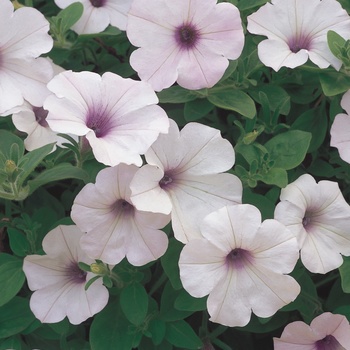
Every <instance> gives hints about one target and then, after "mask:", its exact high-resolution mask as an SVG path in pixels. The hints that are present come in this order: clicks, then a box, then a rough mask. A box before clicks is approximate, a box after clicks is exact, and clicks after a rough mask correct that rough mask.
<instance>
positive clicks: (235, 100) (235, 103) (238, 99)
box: [208, 88, 256, 119]
mask: <svg viewBox="0 0 350 350" xmlns="http://www.w3.org/2000/svg"><path fill="white" fill-rule="evenodd" d="M208 100H209V102H211V103H212V104H213V105H215V106H217V107H220V108H223V109H227V110H230V111H235V112H238V113H239V114H241V115H243V116H244V117H247V118H250V119H251V118H254V116H255V114H256V109H255V104H254V101H253V100H252V99H251V98H250V97H249V96H248V94H246V93H245V92H243V91H241V90H232V89H226V88H225V89H224V90H223V91H221V90H219V89H217V90H215V89H212V90H209V92H208Z"/></svg>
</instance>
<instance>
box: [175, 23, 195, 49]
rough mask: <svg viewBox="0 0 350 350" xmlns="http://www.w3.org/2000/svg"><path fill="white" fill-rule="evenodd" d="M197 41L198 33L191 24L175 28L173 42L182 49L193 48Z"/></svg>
mask: <svg viewBox="0 0 350 350" xmlns="http://www.w3.org/2000/svg"><path fill="white" fill-rule="evenodd" d="M198 39H199V32H198V30H197V29H196V27H195V26H193V25H192V24H183V25H181V26H180V27H177V28H176V31H175V40H176V42H177V43H178V45H180V46H181V47H182V48H184V49H191V48H193V47H194V46H195V45H196V43H197V41H198Z"/></svg>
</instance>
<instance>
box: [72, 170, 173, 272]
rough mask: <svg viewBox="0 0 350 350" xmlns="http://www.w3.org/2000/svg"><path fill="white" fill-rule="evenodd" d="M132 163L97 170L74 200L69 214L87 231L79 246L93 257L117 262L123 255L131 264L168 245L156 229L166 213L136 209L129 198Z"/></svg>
mask: <svg viewBox="0 0 350 350" xmlns="http://www.w3.org/2000/svg"><path fill="white" fill-rule="evenodd" d="M137 169H138V168H137V167H136V166H134V165H126V164H119V165H117V166H115V167H111V168H106V169H103V170H101V171H100V172H99V173H98V175H97V178H96V183H95V184H87V185H86V186H85V187H84V188H83V189H82V190H81V191H80V192H79V193H78V195H77V197H76V198H75V200H74V203H73V207H72V212H71V217H72V219H73V221H74V222H75V223H76V224H77V225H78V227H79V228H80V229H81V230H82V231H84V232H87V234H86V235H85V236H84V237H82V239H81V242H80V244H81V247H82V249H83V250H84V251H85V252H86V253H87V254H88V255H89V256H90V257H91V258H94V259H99V260H102V261H104V262H105V263H107V264H113V265H115V264H118V263H119V262H120V261H121V260H122V259H123V258H124V257H125V256H126V258H127V259H128V261H129V262H130V263H131V264H132V265H135V266H141V265H144V264H147V263H149V262H150V261H153V260H156V259H158V258H159V257H161V256H162V255H163V254H164V253H165V251H166V249H167V247H168V237H167V235H166V234H165V233H164V232H163V231H161V230H159V229H160V228H163V227H164V226H165V225H166V224H167V223H168V222H169V221H170V217H169V215H164V214H155V213H151V212H147V211H139V210H137V209H136V208H135V207H134V206H133V205H132V203H131V201H130V194H131V191H130V188H129V186H130V181H131V179H132V178H133V176H134V174H135V173H136V171H137Z"/></svg>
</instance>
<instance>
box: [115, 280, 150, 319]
mask: <svg viewBox="0 0 350 350" xmlns="http://www.w3.org/2000/svg"><path fill="white" fill-rule="evenodd" d="M120 306H121V308H122V310H123V312H124V315H125V316H126V318H127V319H128V320H129V321H130V322H131V323H132V324H134V325H135V326H138V325H140V324H141V323H142V322H143V321H144V320H145V317H146V315H147V310H148V295H147V292H146V290H145V288H144V286H143V285H142V284H140V283H132V284H130V285H128V286H127V287H125V288H124V289H122V291H121V293H120Z"/></svg>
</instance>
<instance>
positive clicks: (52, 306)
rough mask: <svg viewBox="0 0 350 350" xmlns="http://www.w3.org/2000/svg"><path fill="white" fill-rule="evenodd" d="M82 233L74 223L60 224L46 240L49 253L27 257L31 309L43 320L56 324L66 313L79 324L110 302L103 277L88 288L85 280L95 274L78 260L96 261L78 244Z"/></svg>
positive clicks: (89, 262) (44, 244) (71, 320)
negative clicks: (84, 268)
mask: <svg viewBox="0 0 350 350" xmlns="http://www.w3.org/2000/svg"><path fill="white" fill-rule="evenodd" d="M82 236H83V233H82V232H81V231H80V230H79V229H78V228H77V227H76V226H74V225H71V226H63V225H61V226H58V227H56V228H55V229H53V230H52V231H50V232H49V233H48V234H47V235H46V236H45V238H44V240H43V243H42V245H43V250H44V251H45V253H46V254H47V255H28V256H26V257H25V258H24V262H23V270H24V273H25V275H26V277H27V281H28V286H29V288H30V289H31V290H32V291H34V293H33V294H32V296H31V298H30V308H31V310H32V311H33V313H34V315H35V316H36V317H37V318H38V319H39V320H40V321H41V322H43V323H56V322H59V321H62V320H63V319H64V318H65V317H66V316H67V317H68V320H69V322H70V323H72V324H80V323H82V322H83V321H85V320H86V319H88V318H89V317H91V316H93V315H95V314H96V313H98V312H100V311H101V310H102V309H103V308H104V307H105V306H106V305H107V302H108V298H109V293H108V290H107V288H106V287H105V286H104V285H103V284H102V279H98V280H96V281H95V282H93V283H92V284H91V285H90V287H89V288H88V289H87V290H85V284H86V282H88V281H89V280H90V279H91V278H93V277H95V275H94V274H93V273H91V272H88V273H86V272H85V271H83V270H81V269H80V268H79V266H78V262H83V263H85V264H88V265H90V264H92V263H93V262H94V261H93V260H92V259H90V258H89V257H88V256H87V255H86V254H85V253H84V252H83V251H82V250H81V248H80V246H79V241H80V238H81V237H82Z"/></svg>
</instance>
